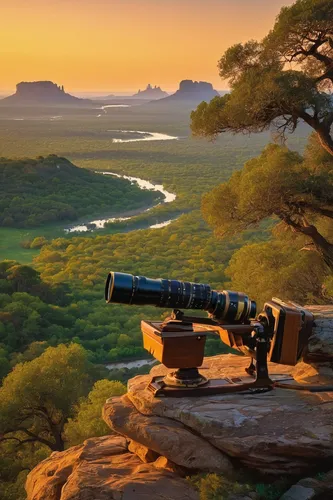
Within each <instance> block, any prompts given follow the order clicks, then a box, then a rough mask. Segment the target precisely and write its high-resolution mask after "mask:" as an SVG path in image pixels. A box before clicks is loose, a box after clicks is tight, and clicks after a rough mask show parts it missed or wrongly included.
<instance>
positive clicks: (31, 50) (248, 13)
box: [0, 0, 292, 92]
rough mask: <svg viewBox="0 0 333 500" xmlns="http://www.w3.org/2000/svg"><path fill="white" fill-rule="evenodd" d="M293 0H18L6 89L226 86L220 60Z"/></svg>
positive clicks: (4, 40) (4, 60)
mask: <svg viewBox="0 0 333 500" xmlns="http://www.w3.org/2000/svg"><path fill="white" fill-rule="evenodd" d="M291 3H292V1H291V0H272V1H271V2H267V0H181V1H179V0H178V1H176V0H168V1H164V0H163V1H156V0H141V1H134V0H122V1H120V0H108V1H107V0H95V1H94V2H91V1H90V0H81V1H79V0H30V1H29V2H27V1H26V0H12V2H10V3H8V4H7V5H5V6H2V7H1V18H0V27H1V29H0V64H1V69H2V71H1V73H2V75H1V79H0V89H1V90H2V91H8V90H9V89H11V90H14V89H15V85H16V83H18V82H20V81H35V80H52V81H54V82H55V83H58V84H63V85H64V86H65V89H66V90H67V91H72V92H75V91H77V92H80V91H81V92H82V91H88V90H91V91H100V92H111V91H115V90H118V91H120V92H124V91H129V90H130V91H132V90H133V91H134V90H135V91H136V90H137V89H138V88H141V89H142V88H144V87H145V86H146V85H147V83H148V82H150V83H152V84H154V85H155V84H156V85H159V86H161V87H162V88H164V89H166V90H169V91H170V90H175V89H176V88H177V86H178V82H179V81H180V80H182V79H193V80H205V81H210V82H212V83H213V85H214V86H215V88H218V89H224V88H226V87H227V85H226V83H225V82H223V81H221V80H220V78H219V76H218V71H217V67H216V66H217V61H218V60H219V58H220V57H221V55H222V54H223V52H224V51H225V50H226V49H227V48H228V47H229V46H230V45H232V44H234V43H237V42H242V41H246V40H248V39H251V38H256V39H260V38H262V37H263V36H264V35H265V34H266V33H267V32H268V30H269V29H270V28H271V27H272V25H273V22H274V19H275V17H276V15H277V14H278V12H279V10H280V8H281V7H282V6H283V5H290V4H291Z"/></svg>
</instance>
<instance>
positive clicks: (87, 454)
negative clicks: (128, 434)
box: [26, 436, 198, 500]
mask: <svg viewBox="0 0 333 500" xmlns="http://www.w3.org/2000/svg"><path fill="white" fill-rule="evenodd" d="M26 491H27V500H107V499H110V500H112V499H113V500H151V499H155V500H198V494H197V493H196V492H195V491H194V490H193V488H192V487H191V485H190V484H189V483H188V482H187V481H186V480H185V479H182V478H180V477H178V476H177V475H176V474H174V473H172V472H170V471H169V470H165V469H161V468H160V466H159V465H158V466H157V467H155V466H154V464H153V463H151V464H143V463H142V462H141V460H140V459H139V458H138V457H137V456H136V455H134V454H132V453H129V452H128V450H127V442H126V439H125V438H123V437H121V436H104V437H101V438H92V439H88V440H87V441H85V442H84V443H83V445H80V446H75V447H73V448H69V449H68V450H66V451H63V452H56V453H52V454H51V456H50V457H49V458H47V459H46V460H43V462H41V463H40V464H38V465H37V467H35V468H34V469H33V470H32V471H31V472H30V474H29V475H28V478H27V482H26Z"/></svg>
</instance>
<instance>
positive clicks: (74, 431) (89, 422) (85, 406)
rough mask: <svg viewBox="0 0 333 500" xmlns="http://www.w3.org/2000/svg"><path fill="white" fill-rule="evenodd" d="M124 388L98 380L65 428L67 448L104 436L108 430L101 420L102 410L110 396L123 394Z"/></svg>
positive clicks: (114, 382) (118, 384) (121, 385)
mask: <svg viewBox="0 0 333 500" xmlns="http://www.w3.org/2000/svg"><path fill="white" fill-rule="evenodd" d="M125 392H126V386H125V385H124V384H122V383H121V382H117V381H110V380H105V379H103V380H98V381H97V382H95V384H94V386H93V388H92V390H91V391H90V393H89V394H88V396H87V397H86V398H83V399H82V400H81V401H80V403H79V404H78V405H77V409H76V414H75V416H74V417H73V418H70V419H69V421H68V423H67V424H66V427H65V440H66V443H67V445H68V446H74V445H76V444H80V443H82V442H83V441H84V440H85V439H88V438H90V437H97V436H104V435H105V434H109V433H110V428H109V427H108V426H107V425H106V423H105V422H104V421H103V420H102V408H103V405H104V403H105V401H106V400H107V399H108V398H111V397H112V396H121V395H123V394H125Z"/></svg>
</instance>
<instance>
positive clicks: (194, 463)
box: [103, 377, 232, 473]
mask: <svg viewBox="0 0 333 500" xmlns="http://www.w3.org/2000/svg"><path fill="white" fill-rule="evenodd" d="M137 378H138V377H137ZM109 401H110V403H108V402H107V403H106V404H105V405H104V409H103V418H104V420H105V422H106V423H107V424H108V425H109V426H110V427H111V428H112V429H113V430H114V431H115V432H117V433H119V434H122V435H123V436H126V437H127V438H130V439H133V440H134V441H136V442H137V443H140V444H141V445H143V446H144V447H146V448H148V449H150V450H152V451H153V452H155V453H157V454H158V455H162V456H164V457H166V458H167V459H169V460H171V461H172V462H174V463H176V464H177V465H178V466H180V467H183V468H185V469H189V470H202V471H207V472H208V471H212V472H222V473H229V472H231V469H232V465H231V462H230V460H229V459H228V457H227V456H224V455H223V454H221V453H220V451H219V450H217V449H216V448H215V446H214V445H212V444H210V443H209V442H207V441H206V440H205V439H203V438H202V437H200V436H199V435H196V434H194V433H193V432H191V430H190V429H187V428H186V426H185V425H184V424H183V423H181V422H179V421H177V420H173V419H166V418H163V417H160V416H157V415H155V416H154V415H149V416H146V415H143V414H142V413H141V412H140V411H138V410H137V408H136V407H135V406H134V404H133V403H132V402H131V400H130V399H129V398H128V397H127V396H126V395H125V396H122V397H117V398H111V400H109ZM132 449H133V451H135V450H134V448H132ZM138 455H139V456H140V454H138Z"/></svg>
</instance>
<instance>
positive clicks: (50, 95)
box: [1, 81, 92, 105]
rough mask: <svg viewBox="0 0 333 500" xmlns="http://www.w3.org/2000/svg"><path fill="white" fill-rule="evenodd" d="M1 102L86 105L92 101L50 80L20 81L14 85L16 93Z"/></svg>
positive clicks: (13, 103)
mask: <svg viewBox="0 0 333 500" xmlns="http://www.w3.org/2000/svg"><path fill="white" fill-rule="evenodd" d="M1 103H2V104H7V103H10V104H11V105H16V104H17V105H22V104H36V103H41V104H49V105H54V104H57V105H59V104H64V105H67V104H69V105H81V104H83V105H87V104H91V103H92V101H90V100H89V99H80V98H78V97H74V96H72V95H70V94H67V93H66V92H65V90H64V87H63V86H59V85H56V84H55V83H53V82H50V81H39V82H20V83H18V84H17V85H16V93H15V94H13V95H11V96H8V97H6V98H4V99H2V101H1Z"/></svg>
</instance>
